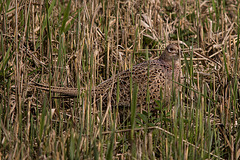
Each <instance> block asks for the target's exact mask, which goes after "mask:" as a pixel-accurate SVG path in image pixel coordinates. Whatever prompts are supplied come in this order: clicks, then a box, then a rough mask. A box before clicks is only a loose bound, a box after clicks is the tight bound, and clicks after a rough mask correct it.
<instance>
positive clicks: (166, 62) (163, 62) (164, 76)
mask: <svg viewBox="0 0 240 160" xmlns="http://www.w3.org/2000/svg"><path fill="white" fill-rule="evenodd" d="M179 59H180V49H179V47H178V46H177V45H175V44H170V45H168V46H167V47H166V49H165V50H164V52H163V53H162V55H161V56H160V58H159V59H157V60H149V61H145V62H143V63H140V64H138V65H135V66H133V67H132V70H126V71H123V72H121V73H119V74H117V75H115V76H114V77H112V78H110V79H108V80H106V81H104V82H102V83H101V84H99V85H98V86H96V87H95V88H94V89H93V90H92V96H94V95H96V99H97V100H99V98H100V96H102V99H103V105H104V106H106V105H107V102H108V97H109V96H108V94H109V93H111V105H113V106H115V105H116V97H117V82H118V81H119V91H120V92H119V103H118V105H119V106H130V104H131V98H130V97H131V93H130V77H131V74H132V82H133V84H137V86H138V95H137V105H138V106H140V105H142V106H145V105H146V102H147V101H146V95H147V90H149V97H150V105H153V104H154V103H155V100H159V99H160V90H162V93H163V98H164V101H169V99H170V96H171V93H172V84H173V79H172V78H174V81H179V78H180V75H181V74H180V73H181V65H180V61H179ZM173 71H174V73H173ZM175 86H176V89H178V87H177V84H175ZM37 87H38V88H41V89H43V90H49V88H48V87H47V86H44V85H40V84H37ZM51 91H52V92H57V93H61V94H63V95H69V96H74V97H75V96H77V95H78V94H79V91H78V89H76V88H64V87H52V88H51ZM80 92H81V91H80Z"/></svg>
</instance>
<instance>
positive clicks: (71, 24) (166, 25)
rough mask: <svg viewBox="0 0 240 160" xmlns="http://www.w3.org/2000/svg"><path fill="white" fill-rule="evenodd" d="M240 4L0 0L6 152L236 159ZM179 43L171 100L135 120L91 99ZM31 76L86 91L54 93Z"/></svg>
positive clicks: (1, 122) (0, 93) (1, 135)
mask: <svg viewBox="0 0 240 160" xmlns="http://www.w3.org/2000/svg"><path fill="white" fill-rule="evenodd" d="M16 2H17V3H16ZM239 10H240V3H239V2H238V1H234V0H225V1H224V0H223V1H219V0H212V1H208V0H205V1H203V0H201V1H200V0H197V1H193V0H178V1H174V0H168V1H167V0H166V1H165V0H152V1H147V0H138V1H133V0H126V1H113V0H110V1H107V0H102V1H99V0H91V1H83V2H80V1H58V0H51V1H48V3H47V1H44V2H43V1H42V2H39V1H36V0H26V1H23V0H15V1H13V0H4V1H0V14H1V16H0V24H1V25H0V40H1V41H0V42H1V43H0V44H1V45H0V61H1V63H0V86H1V88H0V100H1V107H0V127H1V129H0V142H1V143H0V146H1V147H0V155H1V158H2V159H12V158H15V159H36V158H38V159H58V158H59V159H66V158H69V159H129V158H133V159H134V158H135V159H183V158H184V159H238V158H239V157H240V147H239V145H240V144H239V142H240V132H239V130H240V127H239V123H240V100H239V98H240V75H239V74H240V65H239V63H240V58H239V49H240V48H239V47H240V45H239V36H240V26H239V23H240V22H239V21H240V20H239V17H240V11H239ZM173 41H175V42H177V41H178V42H181V43H182V48H183V51H184V52H183V53H184V55H183V57H182V71H183V84H181V85H182V91H181V92H180V93H176V95H175V96H174V97H173V101H172V103H171V105H169V106H164V107H163V108H161V107H162V106H161V105H160V108H161V109H159V111H158V112H157V113H154V114H153V113H138V114H137V117H133V116H132V117H131V115H130V114H124V115H122V116H119V111H121V112H122V110H124V111H125V110H130V108H126V107H125V108H124V107H123V108H118V107H116V108H115V107H113V108H111V107H110V108H109V110H107V111H106V110H102V106H96V105H95V104H92V102H93V101H94V97H90V96H89V95H88V92H87V91H89V90H91V88H92V87H94V86H96V85H97V84H99V83H100V82H102V81H103V80H105V79H108V78H109V77H111V76H113V75H114V74H116V73H118V72H120V71H123V70H126V69H128V68H131V66H132V65H134V64H138V63H140V62H142V61H145V60H146V59H148V58H150V59H153V58H156V57H158V56H159V55H160V54H161V51H162V49H163V48H164V47H165V45H166V44H167V43H170V42H173ZM30 81H35V82H44V83H47V84H50V85H53V86H68V87H78V88H85V89H86V92H84V93H81V95H80V96H79V97H78V98H75V99H62V98H60V99H59V98H58V99H53V98H52V96H57V95H52V94H48V93H47V92H43V91H41V90H37V89H35V88H32V87H30V86H29V85H28V84H29V82H30ZM103 107H104V106H103ZM130 119H131V122H130ZM132 120H134V121H132ZM130 125H131V126H132V127H130ZM133 126H134V127H133ZM129 132H131V133H129ZM129 135H131V136H130V138H129Z"/></svg>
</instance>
